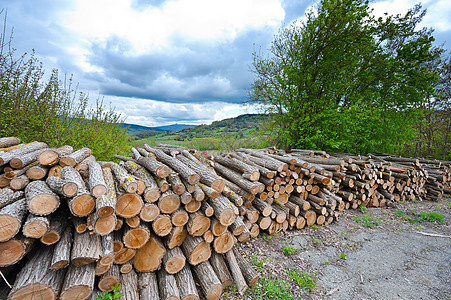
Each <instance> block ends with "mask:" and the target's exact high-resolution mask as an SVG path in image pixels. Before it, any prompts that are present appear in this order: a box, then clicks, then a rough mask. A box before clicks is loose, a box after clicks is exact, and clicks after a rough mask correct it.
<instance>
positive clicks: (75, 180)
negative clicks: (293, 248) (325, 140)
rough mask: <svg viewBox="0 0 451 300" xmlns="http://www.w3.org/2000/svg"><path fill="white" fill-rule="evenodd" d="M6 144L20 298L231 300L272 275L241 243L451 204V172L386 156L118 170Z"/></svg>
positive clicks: (2, 200)
mask: <svg viewBox="0 0 451 300" xmlns="http://www.w3.org/2000/svg"><path fill="white" fill-rule="evenodd" d="M0 147H1V148H2V149H0V150H1V151H3V152H0V165H1V166H0V169H1V173H0V174H1V175H0V186H1V187H2V188H3V190H2V191H1V192H0V268H2V272H4V273H8V272H11V270H14V266H16V265H17V268H20V269H21V271H20V272H19V274H18V275H17V278H16V280H15V283H14V286H13V287H12V290H11V292H10V293H9V296H8V299H24V298H25V299H34V298H35V295H38V294H39V295H46V299H47V298H48V299H56V298H57V297H59V298H61V299H75V298H76V299H87V298H88V297H90V295H91V294H94V295H95V294H96V293H97V292H98V291H107V290H110V289H111V287H112V286H114V285H115V284H116V283H117V282H120V284H121V285H122V287H123V288H122V292H124V294H126V296H125V299H149V298H152V299H154V298H155V299H159V298H162V299H168V298H174V299H178V298H182V299H198V298H199V296H200V295H203V296H204V297H206V298H207V299H218V298H219V297H220V295H221V293H222V291H223V289H224V288H225V287H226V286H229V285H231V284H236V286H237V289H238V291H239V292H240V293H244V291H245V290H246V289H247V288H248V286H250V285H252V284H254V283H255V282H256V281H257V279H258V274H257V273H256V272H255V271H254V270H253V269H252V268H251V267H250V266H249V264H248V263H247V262H246V260H245V259H244V258H243V257H242V256H241V255H240V253H239V252H238V251H237V250H236V249H235V248H234V245H235V243H236V241H240V242H246V241H248V240H249V239H250V237H256V236H258V235H259V233H260V232H261V231H265V232H268V233H269V234H273V233H276V232H279V231H285V230H291V229H302V228H303V227H305V226H311V225H313V224H318V225H323V224H329V223H331V222H333V221H334V220H336V219H337V218H339V216H340V215H341V214H342V213H343V211H344V210H345V209H350V208H354V209H355V208H357V207H358V206H359V205H362V206H368V207H370V206H374V207H381V206H386V205H390V204H391V203H394V202H396V201H402V200H411V199H414V198H415V199H419V200H436V199H438V198H440V197H441V196H443V195H444V194H445V193H446V194H450V186H449V184H450V182H451V167H450V166H451V164H450V162H444V161H435V160H426V159H410V158H399V157H394V156H390V155H386V154H382V153H376V154H369V155H367V156H356V155H351V154H342V153H325V152H323V151H308V150H300V149H298V150H294V151H293V152H291V153H290V154H287V153H285V152H283V151H276V150H275V149H260V150H255V149H238V150H237V151H235V152H232V153H228V154H225V155H221V156H216V157H207V156H206V155H203V153H200V152H196V151H191V150H189V149H186V148H183V147H179V146H173V145H166V144H164V145H157V146H156V147H150V146H149V145H145V146H144V147H143V148H139V149H135V148H132V149H131V152H132V155H131V157H123V156H116V158H117V159H119V160H120V162H119V163H115V162H105V161H97V160H96V158H95V157H94V156H93V155H92V151H91V150H90V149H89V148H82V149H79V150H77V151H74V149H73V148H72V147H70V146H64V147H61V148H57V149H53V148H48V147H47V145H45V144H44V143H38V142H34V143H31V144H20V141H19V140H18V139H16V138H1V139H0ZM1 250H4V251H1ZM26 254H29V255H28V257H29V258H24V257H25V256H26ZM198 288H199V289H198ZM93 291H94V293H93ZM75 295H76V296H75ZM94 298H95V297H94Z"/></svg>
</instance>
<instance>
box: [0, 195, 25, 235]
mask: <svg viewBox="0 0 451 300" xmlns="http://www.w3.org/2000/svg"><path fill="white" fill-rule="evenodd" d="M27 212H28V210H27V205H26V200H25V198H23V199H20V200H17V201H16V202H13V203H11V204H9V205H7V206H5V207H3V208H2V209H0V242H5V241H7V240H9V239H11V238H13V237H14V236H15V235H16V234H17V233H18V232H19V230H20V227H21V226H22V222H23V220H24V219H25V216H26V215H27Z"/></svg>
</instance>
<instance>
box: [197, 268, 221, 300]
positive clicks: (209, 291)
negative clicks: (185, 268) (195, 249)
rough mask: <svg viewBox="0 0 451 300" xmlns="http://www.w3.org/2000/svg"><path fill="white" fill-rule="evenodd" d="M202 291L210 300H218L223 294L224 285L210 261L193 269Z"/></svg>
mask: <svg viewBox="0 0 451 300" xmlns="http://www.w3.org/2000/svg"><path fill="white" fill-rule="evenodd" d="M193 269H194V273H195V274H196V277H197V279H198V281H199V283H200V286H201V288H202V291H203V293H204V295H205V297H206V298H207V299H208V300H218V299H219V298H220V297H221V294H222V284H221V281H219V279H218V276H217V275H216V273H215V271H214V270H213V268H212V266H211V265H210V263H209V262H208V261H205V262H202V263H199V264H197V265H195V266H194V267H193Z"/></svg>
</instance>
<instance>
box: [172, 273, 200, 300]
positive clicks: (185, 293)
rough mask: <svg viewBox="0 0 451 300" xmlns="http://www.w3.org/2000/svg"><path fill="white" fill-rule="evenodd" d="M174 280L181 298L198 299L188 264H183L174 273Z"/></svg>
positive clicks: (183, 299) (187, 299) (184, 299)
mask: <svg viewBox="0 0 451 300" xmlns="http://www.w3.org/2000/svg"><path fill="white" fill-rule="evenodd" d="M175 281H176V282H177V287H178V289H179V292H180V299H181V300H198V299H199V294H198V293H197V289H196V283H195V282H194V278H193V274H192V273H191V269H190V268H189V266H187V265H185V266H184V267H183V268H182V269H181V270H180V272H178V273H176V274H175Z"/></svg>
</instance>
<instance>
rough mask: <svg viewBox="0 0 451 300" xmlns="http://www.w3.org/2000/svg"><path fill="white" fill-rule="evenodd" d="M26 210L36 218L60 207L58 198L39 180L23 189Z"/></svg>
mask: <svg viewBox="0 0 451 300" xmlns="http://www.w3.org/2000/svg"><path fill="white" fill-rule="evenodd" d="M25 196H26V198H27V205H28V210H29V211H30V212H31V213H32V214H35V215H38V216H46V215H49V214H51V213H52V212H54V211H55V210H56V209H57V208H58V207H59V205H60V199H59V197H58V196H57V195H56V194H55V193H54V192H52V190H50V188H49V187H48V185H47V184H46V183H45V182H44V181H41V180H37V181H33V182H30V183H29V184H28V185H27V187H26V188H25Z"/></svg>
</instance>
